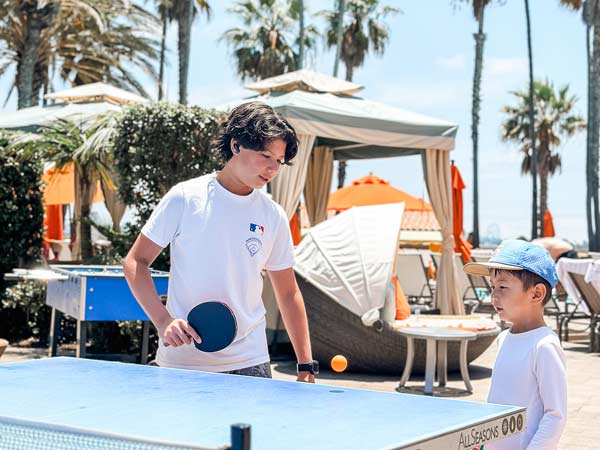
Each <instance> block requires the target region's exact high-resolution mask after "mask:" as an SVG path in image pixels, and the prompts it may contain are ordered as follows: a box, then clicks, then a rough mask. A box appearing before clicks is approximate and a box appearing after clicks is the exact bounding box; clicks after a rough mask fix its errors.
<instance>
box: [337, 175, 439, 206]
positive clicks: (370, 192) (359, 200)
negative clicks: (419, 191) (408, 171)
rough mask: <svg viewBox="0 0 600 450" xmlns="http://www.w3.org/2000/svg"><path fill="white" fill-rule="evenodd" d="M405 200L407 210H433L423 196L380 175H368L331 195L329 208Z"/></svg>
mask: <svg viewBox="0 0 600 450" xmlns="http://www.w3.org/2000/svg"><path fill="white" fill-rule="evenodd" d="M399 202H404V203H405V206H404V209H405V210H416V211H431V205H430V204H429V203H427V202H426V201H425V200H423V199H422V198H417V197H413V196H412V195H410V194H407V193H406V192H404V191H401V190H400V189H396V188H394V187H392V186H390V183H389V182H387V181H385V180H382V179H381V178H379V177H378V176H375V175H368V176H366V177H363V178H360V179H358V180H355V181H353V182H352V184H351V185H350V186H348V187H345V188H342V189H339V190H337V191H335V192H334V193H333V194H331V195H330V196H329V203H328V204H327V209H329V210H335V211H344V210H346V209H349V208H352V207H353V206H366V205H383V204H386V203H399Z"/></svg>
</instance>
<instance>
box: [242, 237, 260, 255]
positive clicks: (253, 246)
mask: <svg viewBox="0 0 600 450" xmlns="http://www.w3.org/2000/svg"><path fill="white" fill-rule="evenodd" d="M246 248H247V249H248V251H249V252H250V256H254V255H256V254H257V253H258V252H259V251H260V249H261V248H262V242H261V241H260V239H257V238H250V239H246Z"/></svg>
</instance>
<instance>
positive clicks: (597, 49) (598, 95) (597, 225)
mask: <svg viewBox="0 0 600 450" xmlns="http://www.w3.org/2000/svg"><path fill="white" fill-rule="evenodd" d="M597 20H600V19H597ZM593 65H594V77H593V81H594V83H593V91H592V108H593V113H592V117H593V124H592V130H593V134H592V145H591V154H590V160H589V161H590V187H591V190H592V192H591V197H592V215H593V218H594V251H598V250H600V209H599V206H600V205H599V202H598V147H599V138H600V129H599V127H600V122H599V118H600V114H599V112H600V104H599V102H600V76H599V75H600V23H597V24H595V25H594V49H593Z"/></svg>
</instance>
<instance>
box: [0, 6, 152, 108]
mask: <svg viewBox="0 0 600 450" xmlns="http://www.w3.org/2000/svg"><path fill="white" fill-rule="evenodd" d="M86 2H87V3H86ZM21 3H24V2H23V1H22V0H8V1H5V2H1V3H0V42H2V44H3V45H0V75H2V74H3V73H4V72H5V71H6V69H8V68H9V67H12V66H15V67H16V69H17V70H16V72H17V74H16V77H15V80H14V82H13V86H12V88H11V89H10V90H9V92H8V95H7V100H8V97H10V95H11V93H12V92H13V90H14V88H15V87H16V88H17V91H18V96H19V107H23V106H31V105H37V104H38V103H39V97H40V92H41V91H42V90H43V91H44V92H47V91H48V89H49V88H50V85H51V84H52V82H53V81H54V80H55V79H56V78H57V77H61V78H62V79H63V80H65V81H67V82H70V83H71V84H74V85H78V84H83V83H88V82H94V81H107V82H112V83H114V84H116V85H118V86H120V87H124V88H129V89H131V88H133V89H135V90H136V91H138V92H139V93H140V94H142V95H146V96H147V93H146V92H145V90H144V88H143V86H142V84H141V83H140V82H138V81H137V78H136V74H135V71H136V70H138V71H139V70H140V69H141V70H142V71H144V72H146V73H147V74H149V75H150V76H153V77H156V74H155V70H154V60H155V59H156V57H157V55H158V52H157V50H156V48H157V41H156V40H154V38H152V37H149V36H152V35H153V34H154V33H153V31H154V29H155V28H156V27H157V25H158V22H157V21H156V19H155V18H154V16H152V15H151V14H149V13H148V12H146V11H145V10H144V9H142V8H140V7H139V6H136V5H132V4H130V2H129V1H127V0H116V1H112V2H109V1H108V0H95V1H91V0H85V1H84V0H62V1H57V2H54V3H55V6H56V8H57V9H56V11H54V10H53V14H52V15H51V16H50V15H49V16H48V17H47V19H45V20H46V21H49V23H48V24H47V26H45V27H44V28H43V29H42V30H41V32H40V35H39V38H40V42H39V44H38V45H37V47H36V53H35V55H36V56H35V64H34V65H33V69H31V67H30V61H29V60H28V59H27V60H25V59H24V55H25V53H26V52H25V49H24V42H23V39H22V37H23V36H24V35H26V34H27V33H28V27H29V22H30V21H29V17H28V15H27V12H26V11H23V8H21V6H20V5H21ZM31 70H33V72H31ZM24 79H26V80H27V82H25V81H24Z"/></svg>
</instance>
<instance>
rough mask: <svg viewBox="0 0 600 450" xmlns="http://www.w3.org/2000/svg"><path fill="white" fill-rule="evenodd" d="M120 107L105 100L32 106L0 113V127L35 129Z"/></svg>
mask: <svg viewBox="0 0 600 450" xmlns="http://www.w3.org/2000/svg"><path fill="white" fill-rule="evenodd" d="M120 109H121V107H120V106H118V105H114V104H112V103H106V102H101V103H68V104H60V105H50V106H33V107H31V108H24V109H19V110H18V111H10V112H2V113H0V129H6V130H22V131H36V130H37V129H38V128H39V127H41V126H47V125H50V124H51V123H52V122H55V121H57V120H60V119H62V120H71V121H75V122H78V121H81V122H86V121H87V120H89V119H90V118H93V117H97V116H99V115H101V114H104V113H106V112H108V111H119V110H120Z"/></svg>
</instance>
